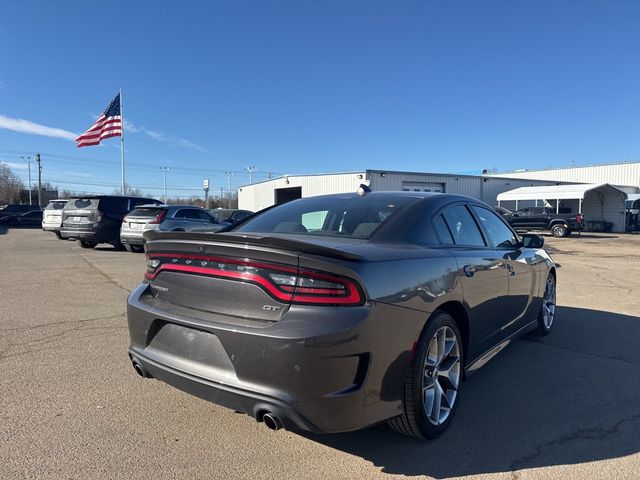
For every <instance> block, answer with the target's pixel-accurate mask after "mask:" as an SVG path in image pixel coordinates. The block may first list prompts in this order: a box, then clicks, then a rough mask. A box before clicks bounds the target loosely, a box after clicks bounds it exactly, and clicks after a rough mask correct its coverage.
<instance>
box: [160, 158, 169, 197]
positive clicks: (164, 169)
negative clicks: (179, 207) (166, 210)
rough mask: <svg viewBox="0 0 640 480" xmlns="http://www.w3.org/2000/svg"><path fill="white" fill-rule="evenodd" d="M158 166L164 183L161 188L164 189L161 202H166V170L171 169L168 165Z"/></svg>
mask: <svg viewBox="0 0 640 480" xmlns="http://www.w3.org/2000/svg"><path fill="white" fill-rule="evenodd" d="M159 168H160V170H162V174H163V177H164V180H163V185H164V188H163V191H164V198H163V202H164V203H165V204H166V203H167V172H168V171H169V170H171V169H170V168H169V167H159Z"/></svg>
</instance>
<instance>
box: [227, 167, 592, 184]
mask: <svg viewBox="0 0 640 480" xmlns="http://www.w3.org/2000/svg"><path fill="white" fill-rule="evenodd" d="M371 173H378V174H380V173H385V174H390V175H431V176H437V177H456V178H460V177H463V178H485V177H490V178H497V179H504V180H514V178H513V177H501V176H500V175H499V174H495V175H494V174H477V175H471V174H468V173H440V172H407V171H403V170H383V169H367V170H355V171H349V172H323V173H300V174H291V175H289V174H287V175H280V176H278V177H273V178H267V179H265V180H260V181H258V182H253V183H245V184H243V185H240V186H238V188H243V187H249V186H253V185H260V184H262V183H267V182H273V181H274V180H281V179H283V178H285V177H287V178H293V177H321V176H329V175H359V174H361V175H369V174H371ZM523 180H529V179H523ZM530 180H533V181H540V182H551V181H553V182H556V180H540V179H530ZM557 183H581V182H567V181H557Z"/></svg>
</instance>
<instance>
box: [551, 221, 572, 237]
mask: <svg viewBox="0 0 640 480" xmlns="http://www.w3.org/2000/svg"><path fill="white" fill-rule="evenodd" d="M570 233H571V232H570V231H569V229H568V228H567V227H565V226H564V225H563V224H562V223H556V224H555V225H551V235H553V236H554V237H557V238H564V237H568V236H569V234H570Z"/></svg>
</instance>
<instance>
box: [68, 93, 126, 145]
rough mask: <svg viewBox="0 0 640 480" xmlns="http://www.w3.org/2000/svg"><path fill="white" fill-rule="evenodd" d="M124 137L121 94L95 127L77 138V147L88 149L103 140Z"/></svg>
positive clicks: (112, 102)
mask: <svg viewBox="0 0 640 480" xmlns="http://www.w3.org/2000/svg"><path fill="white" fill-rule="evenodd" d="M121 136H122V117H121V115H120V94H118V95H116V98H114V99H113V100H112V101H111V103H110V104H109V106H108V107H107V109H106V110H105V111H104V113H103V114H102V115H100V118H98V120H96V123H94V124H93V126H92V127H91V128H90V129H89V130H87V131H86V132H84V133H83V134H82V135H80V136H78V137H76V146H77V147H78V148H80V147H88V146H89V145H98V144H99V143H100V141H101V140H103V139H105V138H109V137H121Z"/></svg>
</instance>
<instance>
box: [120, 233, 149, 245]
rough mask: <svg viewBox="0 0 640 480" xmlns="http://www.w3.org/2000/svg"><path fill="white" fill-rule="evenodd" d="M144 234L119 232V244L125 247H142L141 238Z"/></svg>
mask: <svg viewBox="0 0 640 480" xmlns="http://www.w3.org/2000/svg"><path fill="white" fill-rule="evenodd" d="M143 234H144V232H136V233H133V232H126V233H125V232H121V233H120V242H122V243H123V244H125V245H144V244H145V239H144V236H143Z"/></svg>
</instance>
